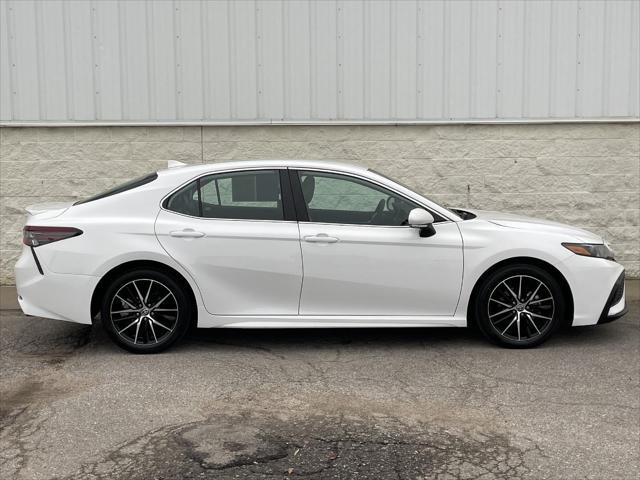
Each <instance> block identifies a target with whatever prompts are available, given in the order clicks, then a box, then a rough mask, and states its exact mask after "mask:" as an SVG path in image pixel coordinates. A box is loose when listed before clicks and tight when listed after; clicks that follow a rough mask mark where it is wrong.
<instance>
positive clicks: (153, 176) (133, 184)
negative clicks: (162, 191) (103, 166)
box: [73, 172, 158, 207]
mask: <svg viewBox="0 0 640 480" xmlns="http://www.w3.org/2000/svg"><path fill="white" fill-rule="evenodd" d="M157 179H158V172H152V173H149V174H147V175H144V176H142V177H138V178H132V179H131V180H129V181H128V182H125V183H124V184H120V185H116V186H114V187H112V188H110V189H108V190H107V191H104V192H100V193H97V194H95V195H93V196H91V197H88V198H83V199H80V200H78V201H76V202H74V203H73V206H74V207H75V206H76V205H84V204H85V203H91V202H95V201H96V200H102V199H103V198H109V197H113V196H114V195H120V194H121V193H126V192H129V191H131V190H135V189H136V188H139V187H142V186H144V185H148V184H149V183H151V182H155V181H156V180H157Z"/></svg>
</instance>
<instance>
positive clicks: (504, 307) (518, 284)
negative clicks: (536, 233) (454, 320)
mask: <svg viewBox="0 0 640 480" xmlns="http://www.w3.org/2000/svg"><path fill="white" fill-rule="evenodd" d="M564 313H565V301H564V299H563V297H562V289H561V287H560V285H559V283H558V281H557V280H556V279H555V278H554V277H553V276H552V275H551V274H549V273H548V272H547V271H546V270H544V269H542V268H540V267H537V266H535V265H526V264H522V265H510V266H506V267H503V268H501V269H499V270H497V271H495V272H493V273H492V274H491V275H490V276H489V277H488V278H487V279H486V280H485V281H484V282H483V284H482V285H481V286H480V290H479V291H478V295H477V297H476V305H475V316H476V321H477V324H478V327H479V328H480V330H481V331H482V333H483V334H484V335H485V336H486V337H487V338H488V339H489V340H491V341H492V342H494V343H496V344H498V345H500V346H503V347H510V348H528V347H535V346H537V345H540V344H541V343H543V342H544V341H546V340H547V339H548V338H549V337H550V336H551V335H552V334H553V332H554V331H555V330H556V329H557V328H558V325H560V323H561V320H562V318H564Z"/></svg>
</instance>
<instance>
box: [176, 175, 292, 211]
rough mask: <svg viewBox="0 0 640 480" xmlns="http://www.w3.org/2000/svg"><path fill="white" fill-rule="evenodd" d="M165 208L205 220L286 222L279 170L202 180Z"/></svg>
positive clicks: (179, 192) (179, 194)
mask: <svg viewBox="0 0 640 480" xmlns="http://www.w3.org/2000/svg"><path fill="white" fill-rule="evenodd" d="M165 208H166V209H167V210H171V211H174V212H177V213H182V214H185V215H191V216H196V217H202V218H228V219H238V220H284V212H283V206H282V191H281V188H280V174H279V172H278V170H253V171H247V172H232V173H223V174H217V175H207V176H205V177H201V178H199V179H197V180H194V181H193V182H191V183H189V184H188V185H187V186H185V187H183V188H182V189H181V190H179V191H178V192H176V193H174V194H173V195H172V196H171V197H169V199H168V200H167V201H166V202H165Z"/></svg>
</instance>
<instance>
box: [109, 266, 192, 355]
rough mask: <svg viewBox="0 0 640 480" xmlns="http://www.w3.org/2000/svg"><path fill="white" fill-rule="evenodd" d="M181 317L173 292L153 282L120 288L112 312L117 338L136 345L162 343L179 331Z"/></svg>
mask: <svg viewBox="0 0 640 480" xmlns="http://www.w3.org/2000/svg"><path fill="white" fill-rule="evenodd" d="M179 313H180V312H179V308H178V302H177V300H176V297H175V295H174V294H173V292H172V291H171V290H170V289H169V288H168V287H167V286H166V285H164V284H163V283H161V282H159V281H157V280H152V279H149V278H141V279H136V280H132V281H130V282H127V283H125V284H124V285H123V286H122V287H120V289H119V290H118V291H117V292H116V294H115V295H114V296H113V299H112V300H111V305H110V311H109V314H110V320H111V323H112V325H113V329H114V331H115V332H116V334H117V335H118V336H119V337H120V338H122V339H123V340H125V341H126V342H128V343H131V344H133V345H154V344H158V343H161V342H162V341H163V340H165V339H166V338H167V337H168V336H170V335H171V333H172V332H173V331H174V330H175V328H176V325H177V324H178V315H179Z"/></svg>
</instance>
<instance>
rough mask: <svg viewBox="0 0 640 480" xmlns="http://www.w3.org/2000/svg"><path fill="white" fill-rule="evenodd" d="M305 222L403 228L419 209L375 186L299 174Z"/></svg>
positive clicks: (332, 176) (337, 177) (329, 176)
mask: <svg viewBox="0 0 640 480" xmlns="http://www.w3.org/2000/svg"><path fill="white" fill-rule="evenodd" d="M299 176H300V183H301V186H302V193H303V196H304V200H305V203H306V205H307V212H308V214H309V221H311V222H320V223H344V224H358V225H389V226H399V225H407V219H408V217H409V212H410V211H411V210H412V209H413V208H418V207H419V205H417V204H415V203H413V202H410V201H409V200H406V199H405V198H404V197H401V196H399V195H397V194H395V193H393V192H390V191H389V190H387V189H385V188H383V187H380V186H378V185H375V184H372V183H369V182H366V181H364V180H360V179H357V178H354V177H348V176H344V175H335V174H331V173H320V172H305V171H301V172H299Z"/></svg>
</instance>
